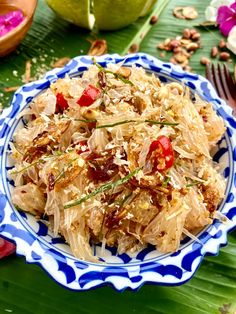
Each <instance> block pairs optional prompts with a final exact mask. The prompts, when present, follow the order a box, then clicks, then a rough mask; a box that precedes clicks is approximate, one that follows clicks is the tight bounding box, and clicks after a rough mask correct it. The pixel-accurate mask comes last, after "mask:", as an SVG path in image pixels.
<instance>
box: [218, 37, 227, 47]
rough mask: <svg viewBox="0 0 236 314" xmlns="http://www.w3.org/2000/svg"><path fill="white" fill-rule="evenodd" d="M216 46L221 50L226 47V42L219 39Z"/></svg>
mask: <svg viewBox="0 0 236 314" xmlns="http://www.w3.org/2000/svg"><path fill="white" fill-rule="evenodd" d="M218 46H219V48H220V49H223V48H225V47H226V42H225V41H224V39H221V40H220V42H219V45H218Z"/></svg>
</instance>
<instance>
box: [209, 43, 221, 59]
mask: <svg viewBox="0 0 236 314" xmlns="http://www.w3.org/2000/svg"><path fill="white" fill-rule="evenodd" d="M218 52H219V51H218V48H217V47H216V46H214V47H212V48H211V57H212V58H215V57H216V56H217V55H218Z"/></svg>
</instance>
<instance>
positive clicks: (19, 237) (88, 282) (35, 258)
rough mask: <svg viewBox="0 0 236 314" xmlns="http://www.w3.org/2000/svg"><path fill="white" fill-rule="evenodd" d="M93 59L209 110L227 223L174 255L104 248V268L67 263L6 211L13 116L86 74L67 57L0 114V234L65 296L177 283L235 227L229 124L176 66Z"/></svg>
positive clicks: (210, 93)
mask: <svg viewBox="0 0 236 314" xmlns="http://www.w3.org/2000/svg"><path fill="white" fill-rule="evenodd" d="M96 60H97V62H98V63H99V64H101V65H102V66H104V67H106V65H107V64H108V63H118V62H121V61H123V62H124V65H126V66H131V65H133V64H136V65H137V66H141V67H143V68H145V69H146V70H148V71H152V72H154V73H155V74H156V75H157V76H159V78H160V79H161V80H162V81H164V82H166V81H180V82H182V83H183V84H185V85H187V86H189V88H190V89H191V90H192V91H193V92H196V93H197V94H198V95H200V96H201V97H202V98H203V99H205V100H207V101H208V102H211V103H213V104H214V107H215V109H216V111H217V113H218V114H219V115H220V116H222V118H223V119H224V121H225V125H226V127H227V131H226V133H225V136H224V137H223V139H222V140H221V141H220V142H219V143H218V147H217V149H216V152H215V155H214V160H215V161H219V162H220V163H221V164H222V165H223V169H222V173H223V175H224V177H225V178H226V180H227V188H226V197H225V200H224V201H223V202H222V204H221V205H220V207H219V209H218V210H219V211H220V212H222V213H223V214H224V215H225V216H226V217H227V218H228V220H227V222H226V223H222V222H220V221H218V220H215V221H214V222H213V224H212V225H211V226H208V227H206V228H205V229H204V230H202V231H201V232H200V233H199V234H198V238H199V240H200V241H193V240H191V239H189V238H186V239H185V240H184V241H183V242H182V243H181V246H180V249H179V251H178V252H175V253H173V254H160V253H159V252H158V251H156V250H155V248H154V247H152V246H149V247H147V248H146V249H144V250H142V251H140V252H137V253H136V254H134V255H132V256H131V255H129V254H122V255H118V254H117V251H116V249H115V248H107V249H106V251H105V255H103V256H101V257H102V259H103V260H104V263H100V264H99V263H97V264H96V263H91V262H85V261H81V260H79V259H77V258H75V257H73V255H72V254H71V251H70V248H69V246H68V245H67V244H66V243H64V241H63V239H62V238H60V237H56V238H55V237H53V235H52V234H51V233H50V232H49V230H48V228H47V226H46V225H45V224H44V223H43V222H42V221H37V220H36V219H35V218H34V217H33V216H31V215H28V214H26V213H22V212H19V211H17V210H16V209H15V208H14V207H13V205H12V203H11V197H10V194H11V193H10V191H11V189H12V182H11V181H10V180H9V178H8V175H7V170H8V169H10V168H11V167H12V164H11V161H10V158H9V148H10V147H9V143H10V142H11V139H12V135H13V133H14V132H15V130H16V128H19V127H22V125H23V122H22V120H19V119H17V115H18V113H19V112H20V111H21V110H23V109H24V108H25V107H27V106H28V105H29V103H30V102H31V101H32V99H33V98H34V97H35V96H37V95H38V94H39V93H41V92H42V91H43V90H45V89H46V88H48V87H49V86H50V84H51V83H52V82H54V81H55V80H57V79H58V78H63V77H64V76H65V75H66V74H69V75H70V76H78V75H80V74H81V73H82V72H83V71H85V70H87V68H88V67H89V66H90V65H91V64H92V63H93V61H92V58H91V57H89V56H81V57H77V58H74V59H72V60H71V61H70V62H69V63H68V64H67V65H66V66H65V67H64V68H62V69H54V70H52V71H50V72H48V73H47V74H46V75H45V77H44V78H43V79H42V80H40V81H37V82H33V83H29V84H27V85H24V86H23V87H21V88H20V89H19V90H18V91H17V92H16V93H15V95H14V98H13V101H12V104H11V106H10V107H9V108H8V109H6V110H4V111H3V113H2V115H1V116H0V151H1V154H0V167H1V172H0V173H1V176H0V235H1V236H2V237H5V238H7V239H9V240H12V241H13V242H15V243H16V246H17V249H16V250H17V254H19V255H24V256H25V258H26V261H27V262H28V263H35V264H38V265H40V266H41V267H42V268H43V269H45V270H46V271H47V272H48V274H49V275H50V276H51V277H52V278H53V279H54V280H56V281H57V282H59V283H60V284H61V285H63V286H65V287H67V288H70V289H73V290H88V289H91V288H95V287H98V286H101V285H105V284H110V285H112V286H114V287H115V289H117V290H118V291H122V290H124V289H126V288H128V287H129V288H131V289H132V290H137V289H138V288H139V287H140V286H142V285H143V284H144V283H147V282H148V283H154V284H159V285H179V284H182V283H184V282H186V281H188V280H189V279H190V278H191V277H192V276H193V274H194V273H195V271H196V269H197V268H198V266H199V265H200V263H201V261H202V259H203V257H204V255H205V254H213V255H216V254H218V252H219V248H220V246H221V245H225V244H226V243H227V233H228V232H229V231H230V230H232V229H233V228H234V227H235V226H236V207H235V205H234V198H235V188H236V174H235V168H236V121H235V120H234V118H233V117H232V112H231V110H230V109H229V107H228V106H227V105H226V103H225V102H224V101H223V100H221V99H219V98H218V96H217V94H216V92H215V90H214V89H213V87H212V86H211V84H210V83H209V82H208V81H207V80H205V79H204V78H203V77H201V76H199V75H197V74H190V73H186V72H184V71H183V70H182V69H181V68H179V67H177V66H174V65H172V64H169V63H163V62H161V61H159V60H157V59H156V58H154V57H152V56H149V55H147V54H144V53H138V54H131V55H128V56H125V57H123V56H119V55H117V54H114V55H104V56H102V57H97V58H96ZM93 249H94V253H95V254H97V255H99V256H100V253H101V250H100V246H99V245H98V246H94V248H93Z"/></svg>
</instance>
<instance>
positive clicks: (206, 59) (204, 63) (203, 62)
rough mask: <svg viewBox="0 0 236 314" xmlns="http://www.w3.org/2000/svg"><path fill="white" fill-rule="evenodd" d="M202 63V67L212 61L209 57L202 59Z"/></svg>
mask: <svg viewBox="0 0 236 314" xmlns="http://www.w3.org/2000/svg"><path fill="white" fill-rule="evenodd" d="M200 62H201V64H202V65H207V64H209V63H211V61H210V60H209V59H208V58H207V57H201V60H200Z"/></svg>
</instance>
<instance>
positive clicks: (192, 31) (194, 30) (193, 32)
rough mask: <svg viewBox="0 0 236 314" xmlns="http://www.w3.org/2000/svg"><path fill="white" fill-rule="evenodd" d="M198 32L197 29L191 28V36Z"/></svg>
mask: <svg viewBox="0 0 236 314" xmlns="http://www.w3.org/2000/svg"><path fill="white" fill-rule="evenodd" d="M196 33H197V31H196V29H194V28H193V29H190V35H191V37H192V36H194V35H195V34H196Z"/></svg>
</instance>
